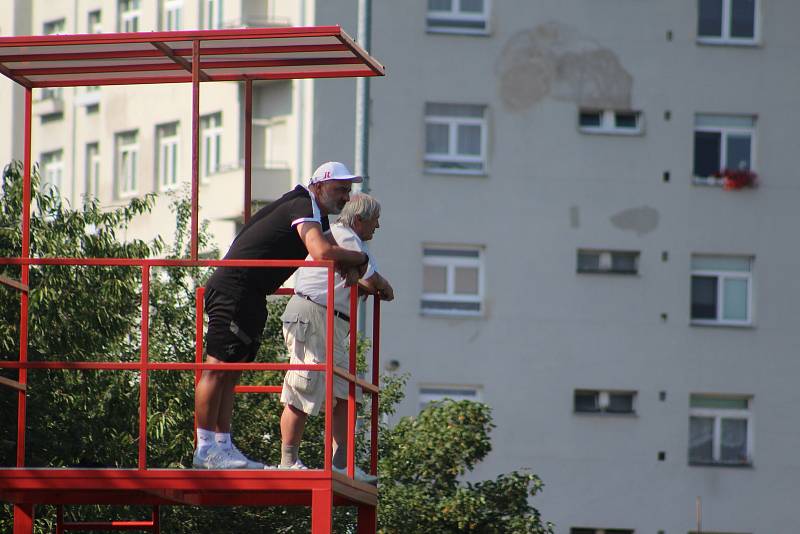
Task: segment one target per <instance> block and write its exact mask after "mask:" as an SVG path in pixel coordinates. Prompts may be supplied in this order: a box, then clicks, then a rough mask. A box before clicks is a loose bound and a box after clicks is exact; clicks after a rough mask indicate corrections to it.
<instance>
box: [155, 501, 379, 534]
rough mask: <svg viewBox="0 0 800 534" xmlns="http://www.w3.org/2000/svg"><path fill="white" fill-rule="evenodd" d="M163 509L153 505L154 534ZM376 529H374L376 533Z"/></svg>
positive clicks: (159, 522) (156, 533)
mask: <svg viewBox="0 0 800 534" xmlns="http://www.w3.org/2000/svg"><path fill="white" fill-rule="evenodd" d="M160 511H161V509H160V508H159V506H158V505H155V506H153V534H161V513H160ZM374 532H375V531H373V534H374Z"/></svg>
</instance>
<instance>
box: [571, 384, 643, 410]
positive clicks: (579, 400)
mask: <svg viewBox="0 0 800 534" xmlns="http://www.w3.org/2000/svg"><path fill="white" fill-rule="evenodd" d="M635 399H636V392H635V391H600V390H592V389H576V390H575V396H574V399H573V400H574V409H575V413H614V414H616V413H620V414H632V413H636V410H635V407H634V401H635Z"/></svg>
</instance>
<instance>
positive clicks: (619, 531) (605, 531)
mask: <svg viewBox="0 0 800 534" xmlns="http://www.w3.org/2000/svg"><path fill="white" fill-rule="evenodd" d="M569 534H633V530H631V529H627V528H585V527H572V528H571V529H569Z"/></svg>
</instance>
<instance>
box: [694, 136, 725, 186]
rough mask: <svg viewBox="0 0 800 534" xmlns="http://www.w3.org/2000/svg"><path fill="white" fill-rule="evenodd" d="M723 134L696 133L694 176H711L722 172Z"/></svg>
mask: <svg viewBox="0 0 800 534" xmlns="http://www.w3.org/2000/svg"><path fill="white" fill-rule="evenodd" d="M720 142H721V134H720V133H719V132H695V133H694V175H695V176H703V177H706V176H711V175H713V174H714V173H715V172H718V171H719V170H720V168H719V155H720Z"/></svg>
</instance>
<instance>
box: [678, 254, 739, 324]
mask: <svg viewBox="0 0 800 534" xmlns="http://www.w3.org/2000/svg"><path fill="white" fill-rule="evenodd" d="M752 265H753V258H752V257H750V256H702V255H693V256H692V309H691V318H692V323H694V324H723V325H740V326H741V325H750V324H752V313H751V308H752V306H751V302H752V300H753V294H752V293H753V289H752V286H753V283H752Z"/></svg>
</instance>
